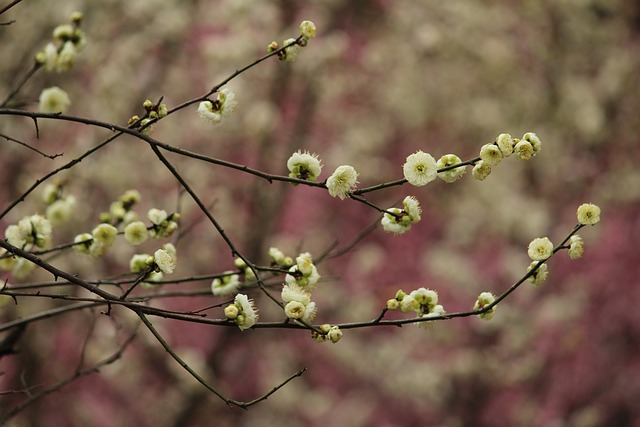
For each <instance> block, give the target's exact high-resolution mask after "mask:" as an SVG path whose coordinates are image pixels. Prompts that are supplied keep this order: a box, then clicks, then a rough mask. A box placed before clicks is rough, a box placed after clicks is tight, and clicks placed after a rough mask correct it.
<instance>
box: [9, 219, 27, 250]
mask: <svg viewBox="0 0 640 427" xmlns="http://www.w3.org/2000/svg"><path fill="white" fill-rule="evenodd" d="M4 237H5V239H7V242H9V244H10V245H13V246H15V247H17V248H21V249H22V247H23V246H24V245H26V244H27V240H26V239H25V237H24V235H23V233H22V231H20V228H19V227H18V226H17V225H15V224H12V225H10V226H8V227H7V228H6V230H4Z"/></svg>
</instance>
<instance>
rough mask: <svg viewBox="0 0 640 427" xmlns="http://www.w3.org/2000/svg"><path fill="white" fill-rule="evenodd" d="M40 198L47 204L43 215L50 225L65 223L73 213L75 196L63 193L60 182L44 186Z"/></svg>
mask: <svg viewBox="0 0 640 427" xmlns="http://www.w3.org/2000/svg"><path fill="white" fill-rule="evenodd" d="M42 200H43V201H44V203H45V205H46V206H47V209H46V212H45V216H46V217H47V219H48V220H49V221H51V224H52V225H61V224H64V223H66V222H67V221H68V220H69V219H70V218H71V216H72V215H73V212H74V208H75V206H76V198H75V196H73V195H71V194H67V195H65V194H64V186H63V184H62V183H60V182H57V183H55V184H49V185H47V186H46V187H45V190H44V193H43V196H42Z"/></svg>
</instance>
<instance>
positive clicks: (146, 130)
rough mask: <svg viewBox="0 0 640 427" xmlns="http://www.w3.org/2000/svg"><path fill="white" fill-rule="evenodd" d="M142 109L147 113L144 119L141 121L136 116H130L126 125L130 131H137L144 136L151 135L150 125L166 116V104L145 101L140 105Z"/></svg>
mask: <svg viewBox="0 0 640 427" xmlns="http://www.w3.org/2000/svg"><path fill="white" fill-rule="evenodd" d="M142 107H143V108H144V109H145V111H146V112H147V113H146V115H145V117H144V118H142V119H141V118H140V117H139V116H137V115H135V116H132V117H131V118H130V119H129V121H128V123H127V124H128V125H129V127H130V128H131V129H138V130H139V131H140V132H141V133H142V134H144V135H151V131H152V130H153V126H152V125H150V123H151V122H152V121H153V120H157V119H161V118H163V117H165V116H166V115H167V113H168V111H167V104H165V103H163V102H162V101H160V102H158V103H156V104H154V103H153V101H151V100H149V99H147V100H145V101H144V102H143V103H142Z"/></svg>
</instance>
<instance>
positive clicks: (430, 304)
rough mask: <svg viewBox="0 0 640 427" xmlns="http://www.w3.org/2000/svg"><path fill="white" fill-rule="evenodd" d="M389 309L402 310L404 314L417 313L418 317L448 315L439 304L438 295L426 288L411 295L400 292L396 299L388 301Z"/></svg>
mask: <svg viewBox="0 0 640 427" xmlns="http://www.w3.org/2000/svg"><path fill="white" fill-rule="evenodd" d="M387 309H388V310H397V309H400V311H401V312H403V313H410V312H415V313H416V315H417V316H418V317H439V316H444V315H445V314H446V312H445V310H444V307H443V306H442V305H440V304H438V293H437V292H436V291H434V290H431V289H426V288H418V289H415V290H413V291H411V292H409V293H406V292H404V291H402V290H398V292H396V296H395V298H392V299H390V300H388V301H387Z"/></svg>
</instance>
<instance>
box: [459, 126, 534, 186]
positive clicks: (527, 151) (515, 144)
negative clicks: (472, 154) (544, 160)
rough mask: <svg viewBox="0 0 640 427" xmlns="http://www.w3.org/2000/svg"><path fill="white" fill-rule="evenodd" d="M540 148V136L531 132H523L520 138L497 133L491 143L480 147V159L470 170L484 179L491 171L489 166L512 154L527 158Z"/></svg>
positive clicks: (475, 176)
mask: <svg viewBox="0 0 640 427" xmlns="http://www.w3.org/2000/svg"><path fill="white" fill-rule="evenodd" d="M540 150H542V143H541V142H540V138H538V135H536V134H535V133H533V132H527V133H525V134H524V135H523V136H522V138H521V139H518V138H512V137H511V135H509V134H508V133H503V134H500V135H498V137H497V138H496V140H495V141H494V142H493V143H490V144H485V145H483V146H482V147H481V148H480V160H479V161H477V162H476V163H475V166H474V167H473V170H472V171H471V172H472V174H473V177H474V178H476V179H477V180H479V181H482V180H484V179H485V178H486V177H487V176H489V174H490V173H491V168H492V167H493V166H495V165H497V164H498V163H500V162H501V161H502V159H503V158H505V157H509V156H511V155H512V154H513V155H515V156H516V157H517V158H518V159H520V160H529V159H530V158H531V157H533V156H535V155H536V154H538V153H539V152H540Z"/></svg>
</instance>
